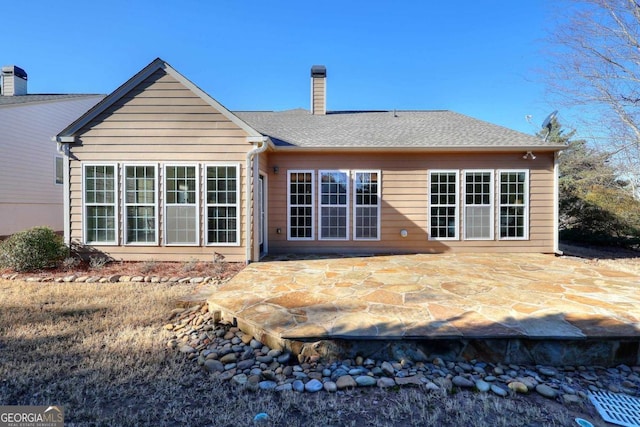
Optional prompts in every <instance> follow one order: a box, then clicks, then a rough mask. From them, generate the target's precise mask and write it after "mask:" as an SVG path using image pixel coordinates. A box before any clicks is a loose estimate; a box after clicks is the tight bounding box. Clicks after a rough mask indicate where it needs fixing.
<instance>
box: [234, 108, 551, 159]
mask: <svg viewBox="0 0 640 427" xmlns="http://www.w3.org/2000/svg"><path fill="white" fill-rule="evenodd" d="M234 114H236V115H237V116H238V117H240V118H241V119H242V120H243V121H245V122H246V123H247V124H248V125H249V126H251V127H252V128H254V129H256V130H257V131H258V132H260V133H262V134H263V135H266V136H269V137H270V138H271V140H272V141H273V142H274V144H275V145H276V146H278V147H287V146H290V147H303V148H369V149H371V148H380V149H385V148H390V149H399V148H406V149H420V148H423V149H456V148H459V149H462V148H483V149H488V148H489V149H499V148H503V147H504V148H519V147H522V148H528V147H531V148H533V147H540V148H542V147H548V148H550V149H558V148H560V146H558V145H553V144H549V143H546V142H544V140H542V139H541V138H538V137H535V136H532V135H527V134H525V133H521V132H517V131H515V130H512V129H507V128H505V127H502V126H498V125H494V124H491V123H488V122H485V121H482V120H478V119H474V118H471V117H468V116H465V115H463V114H459V113H454V112H452V111H395V112H394V111H345V112H340V111H336V112H329V113H328V114H327V115H324V116H321V115H316V116H314V115H311V114H310V113H309V111H307V110H303V109H297V110H288V111H281V112H258V111H256V112H234Z"/></svg>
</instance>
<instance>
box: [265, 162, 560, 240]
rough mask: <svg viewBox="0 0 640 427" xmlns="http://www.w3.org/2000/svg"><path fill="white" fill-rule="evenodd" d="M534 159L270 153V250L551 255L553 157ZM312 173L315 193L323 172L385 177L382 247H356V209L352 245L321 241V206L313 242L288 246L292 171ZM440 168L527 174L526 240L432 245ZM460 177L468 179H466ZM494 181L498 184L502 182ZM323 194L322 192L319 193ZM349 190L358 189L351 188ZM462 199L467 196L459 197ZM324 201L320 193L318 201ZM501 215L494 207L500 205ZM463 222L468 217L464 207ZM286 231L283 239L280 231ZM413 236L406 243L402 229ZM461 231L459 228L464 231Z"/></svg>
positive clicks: (316, 207)
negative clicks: (434, 181)
mask: <svg viewBox="0 0 640 427" xmlns="http://www.w3.org/2000/svg"><path fill="white" fill-rule="evenodd" d="M536 157H537V158H536V160H535V161H532V160H524V159H522V154H519V153H491V154H482V153H472V154H464V153H452V154H446V153H444V154H419V153H412V154H408V155H402V154H396V153H384V154H369V153H362V154H345V153H340V154H337V153H333V154H332V153H324V154H311V153H305V154H304V155H296V154H294V153H272V154H271V155H270V157H269V166H270V168H271V167H273V166H276V165H277V166H278V168H279V173H278V174H271V175H270V176H269V218H270V221H269V247H270V249H271V251H272V252H298V251H300V252H314V251H324V252H332V251H336V252H345V251H346V252H350V251H352V252H367V251H371V252H445V251H451V250H454V251H485V250H489V251H492V252H552V251H553V219H554V206H553V182H554V181H553V154H552V153H542V152H541V153H536ZM293 169H295V170H306V169H310V170H314V171H315V173H316V175H315V179H316V182H315V183H314V184H315V185H316V186H317V179H318V171H319V170H333V169H342V170H357V169H365V170H380V171H381V185H382V187H381V191H382V199H381V220H382V226H381V233H380V234H381V236H380V241H355V240H353V236H352V231H353V229H352V227H353V224H352V223H351V222H352V206H350V212H349V223H350V229H349V235H350V240H347V241H338V242H336V241H326V240H319V239H318V228H317V221H318V220H319V218H318V205H317V203H316V205H315V209H316V210H315V215H316V224H315V231H316V236H315V240H312V241H287V214H288V213H287V171H288V170H293ZM435 169H451V170H461V171H462V170H468V169H489V170H503V169H504V170H508V169H517V170H529V191H530V206H529V208H530V215H529V239H528V240H498V239H497V235H498V233H499V229H498V227H497V226H496V230H495V234H496V238H495V239H494V240H462V239H460V240H455V241H432V240H429V236H428V207H429V204H428V194H429V188H428V173H429V171H430V170H435ZM461 177H462V176H461ZM494 179H495V180H496V182H497V180H498V176H497V175H496V176H495V177H494ZM316 190H317V187H316ZM350 191H352V189H351V188H350ZM461 195H462V192H461ZM317 196H318V194H317V193H316V197H317ZM494 208H495V206H494ZM459 214H460V218H462V217H463V213H462V203H461V204H460V212H459ZM278 228H280V229H281V230H282V233H281V234H277V233H276V230H277V229H278ZM402 229H405V230H407V232H408V236H407V237H406V238H402V237H401V236H400V230H402ZM459 231H460V232H461V228H460V227H459Z"/></svg>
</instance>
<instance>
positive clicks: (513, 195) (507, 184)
mask: <svg viewBox="0 0 640 427" xmlns="http://www.w3.org/2000/svg"><path fill="white" fill-rule="evenodd" d="M528 181H529V174H528V172H527V171H501V172H500V238H501V239H526V238H527V237H528V236H527V230H528V214H527V211H528V199H529V197H528V185H529V183H528Z"/></svg>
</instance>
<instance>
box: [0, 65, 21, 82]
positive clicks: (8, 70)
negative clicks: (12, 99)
mask: <svg viewBox="0 0 640 427" xmlns="http://www.w3.org/2000/svg"><path fill="white" fill-rule="evenodd" d="M2 74H3V75H14V76H16V77H20V78H22V79H25V80H27V72H26V71H25V70H23V69H22V68H20V67H18V66H16V65H5V66H4V67H2Z"/></svg>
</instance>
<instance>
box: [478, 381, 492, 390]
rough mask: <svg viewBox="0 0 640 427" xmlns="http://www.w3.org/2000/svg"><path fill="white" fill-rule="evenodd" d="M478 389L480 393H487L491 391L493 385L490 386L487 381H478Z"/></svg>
mask: <svg viewBox="0 0 640 427" xmlns="http://www.w3.org/2000/svg"><path fill="white" fill-rule="evenodd" d="M476 389H478V391H480V392H483V393H484V392H487V391H489V390H491V384H489V383H488V382H486V381H483V380H478V381H476Z"/></svg>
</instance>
